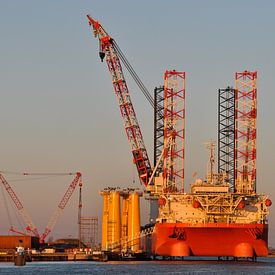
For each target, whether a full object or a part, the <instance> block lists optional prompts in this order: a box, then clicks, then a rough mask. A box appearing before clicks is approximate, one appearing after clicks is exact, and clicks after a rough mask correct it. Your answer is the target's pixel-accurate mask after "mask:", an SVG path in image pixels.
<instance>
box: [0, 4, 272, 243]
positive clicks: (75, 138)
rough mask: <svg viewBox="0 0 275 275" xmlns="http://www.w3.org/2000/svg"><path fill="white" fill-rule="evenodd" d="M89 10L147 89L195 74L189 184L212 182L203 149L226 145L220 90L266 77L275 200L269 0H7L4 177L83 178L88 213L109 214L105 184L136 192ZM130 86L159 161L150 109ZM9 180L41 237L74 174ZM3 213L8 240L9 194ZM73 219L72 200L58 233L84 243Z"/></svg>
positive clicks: (266, 186)
mask: <svg viewBox="0 0 275 275" xmlns="http://www.w3.org/2000/svg"><path fill="white" fill-rule="evenodd" d="M88 13H89V14H91V15H92V16H93V17H94V18H96V19H98V20H99V21H100V22H101V23H102V25H103V26H104V27H105V29H106V30H107V31H108V32H109V34H110V35H111V36H113V37H114V38H115V39H116V41H117V43H118V44H119V45H120V48H121V49H122V50H123V52H124V54H125V55H126V56H127V58H128V60H129V61H130V63H131V64H132V66H133V67H134V68H135V70H136V72H137V73H138V74H139V76H140V77H141V79H142V80H143V82H144V83H145V85H146V86H147V87H148V89H149V90H150V91H152V90H153V88H154V87H155V86H158V85H161V84H162V83H163V73H164V71H165V70H166V69H176V70H179V71H186V73H187V91H186V93H187V103H186V108H187V111H186V112H187V114H186V115H187V118H186V140H187V141H186V142H187V144H186V174H187V175H186V177H187V178H186V185H189V182H190V181H191V175H192V174H193V173H194V172H195V171H196V172H198V174H199V175H200V176H201V177H203V176H204V173H205V167H206V159H207V153H206V150H205V149H204V145H203V143H204V142H205V141H207V140H209V139H216V137H217V90H218V88H224V87H226V86H228V85H234V74H235V72H236V71H243V70H246V69H247V70H257V71H258V75H259V81H258V98H259V101H258V135H257V138H258V140H257V145H258V147H257V149H258V151H257V152H258V162H257V169H258V170H257V171H258V173H257V176H258V181H257V182H258V185H257V188H258V191H259V192H263V193H268V194H270V197H271V199H273V201H274V198H275V188H274V183H273V179H274V178H275V169H274V163H275V150H274V148H275V129H274V118H275V110H274V102H275V93H274V83H273V81H274V72H275V36H274V27H275V16H274V14H275V2H274V1H272V0H270V1H268V0H266V1H253V0H242V1H237V0H235V1H218V0H217V1H214V0H209V1H203V0H201V1H196V0H195V1H180V0H178V1H176V0H175V1H170V2H169V1H162V0H158V1H157V0H155V1H145V0H139V1H127V0H116V1H111V0H105V1H99V0H98V1H96V0H94V1H92V0H90V1H85V0H79V1H73V0H63V1H62V0H59V1H37V0H33V1H31V0H25V1H21V0H17V1H16V0H13V1H1V2H0V34H1V43H0V50H1V55H0V75H1V81H0V94H1V101H0V125H1V142H0V152H1V158H0V170H9V171H30V172H66V171H77V170H79V171H81V172H82V173H83V178H84V195H83V196H84V198H83V200H84V206H83V208H84V211H83V212H84V215H86V216H88V215H89V216H91V215H98V216H100V215H101V203H102V201H101V198H100V196H99V194H98V191H99V190H101V189H103V188H104V187H107V186H122V187H127V186H137V187H138V186H139V183H138V180H137V175H136V172H135V170H134V169H135V168H134V167H133V165H132V160H131V153H130V149H129V148H130V147H129V145H128V142H127V139H126V136H125V133H124V129H123V124H122V120H121V118H120V113H119V109H118V107H117V102H116V99H115V96H114V92H113V87H112V84H111V80H110V76H109V72H108V70H107V67H106V64H105V63H101V62H100V60H99V57H98V41H97V40H96V39H94V38H93V35H92V33H91V30H90V28H89V26H88V24H87V21H86V17H85V16H86V14H88ZM126 77H128V75H127V74H126ZM127 79H128V84H129V87H130V90H131V93H132V101H133V103H134V107H135V109H136V113H137V116H138V119H139V122H140V125H141V128H142V131H143V135H144V139H145V143H146V145H147V147H148V151H149V152H150V154H151V155H152V147H153V112H152V108H151V106H150V105H149V103H148V102H147V101H146V99H145V98H144V97H143V95H142V94H141V93H140V92H139V90H138V89H137V87H136V86H135V84H134V83H133V81H132V80H131V79H130V78H129V77H128V78H127ZM133 177H134V178H135V182H136V183H135V184H134V183H133ZM7 179H8V180H10V183H11V184H12V186H13V187H14V189H15V190H16V191H17V193H18V195H19V196H20V198H21V199H22V201H23V203H24V205H25V206H26V208H27V209H28V211H29V212H30V214H31V216H32V217H33V220H34V221H35V223H36V224H37V226H38V227H39V229H40V231H41V230H42V229H43V228H44V227H45V225H46V223H47V219H48V217H49V216H50V214H51V213H52V212H53V210H54V209H55V207H56V206H57V203H58V201H59V200H60V198H61V196H62V195H63V193H64V192H65V189H66V188H67V185H68V184H69V182H70V181H71V179H72V178H70V177H60V178H58V177H56V178H53V179H51V180H43V181H41V180H37V181H35V180H32V181H26V180H24V181H16V180H15V178H14V177H12V176H9V175H7ZM0 207H1V208H0V209H1V210H0V214H1V224H0V233H2V234H3V233H6V232H7V228H8V227H9V225H8V220H7V214H6V212H5V211H4V206H3V199H2V195H1V200H0ZM273 208H274V207H273ZM143 209H146V204H144V206H143ZM271 210H272V208H271ZM76 217H77V195H76V194H74V196H73V198H72V201H71V202H70V205H69V207H68V209H66V210H65V213H64V215H63V216H62V218H61V219H60V221H59V222H58V224H57V226H56V230H55V232H54V233H53V235H54V237H61V236H67V235H76V230H77V225H76ZM146 221H147V213H146V211H145V210H144V211H143V222H146ZM270 224H271V228H270V244H271V245H273V246H275V233H274V231H275V230H274V227H275V211H272V214H271V215H270Z"/></svg>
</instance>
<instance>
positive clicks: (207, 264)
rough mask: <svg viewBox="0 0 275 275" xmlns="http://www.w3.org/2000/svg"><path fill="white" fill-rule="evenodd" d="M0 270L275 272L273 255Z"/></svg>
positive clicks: (1, 267) (1, 269)
mask: <svg viewBox="0 0 275 275" xmlns="http://www.w3.org/2000/svg"><path fill="white" fill-rule="evenodd" d="M0 274H39V275H40V274H59V275H63V274H275V258H261V259H258V261H257V262H233V261H199V260H196V261H190V260H186V261H149V262H148V261H147V262H107V263H99V262H32V263H27V264H26V265H25V266H23V267H15V266H14V265H13V264H12V263H0Z"/></svg>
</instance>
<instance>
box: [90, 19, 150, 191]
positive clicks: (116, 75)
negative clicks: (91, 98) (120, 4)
mask: <svg viewBox="0 0 275 275" xmlns="http://www.w3.org/2000/svg"><path fill="white" fill-rule="evenodd" d="M87 17H88V20H89V24H90V26H92V27H93V32H94V35H95V37H98V39H99V47H100V52H99V56H100V58H101V61H103V59H104V58H105V57H106V63H107V66H108V69H109V71H110V74H111V77H112V83H113V86H114V89H115V94H116V96H117V100H118V104H119V108H120V112H121V115H122V118H123V121H124V128H125V131H126V135H127V138H128V140H129V142H130V146H131V150H132V154H133V161H134V163H135V165H136V167H137V170H138V175H139V179H140V181H141V183H142V184H144V185H145V186H147V184H148V182H149V178H150V175H151V171H152V169H151V165H150V161H149V157H148V154H147V150H146V148H145V144H144V141H143V137H142V133H141V130H140V127H139V124H138V120H137V117H136V114H135V110H134V108H133V104H132V102H131V98H130V94H129V89H128V87H127V84H126V81H125V78H124V74H123V71H122V67H121V64H120V60H119V49H118V48H117V45H116V43H115V41H114V40H113V39H112V38H111V37H110V36H109V34H108V33H107V32H106V31H105V30H104V29H103V27H102V26H101V24H100V23H99V22H98V21H96V20H94V19H93V18H92V17H91V16H89V15H87Z"/></svg>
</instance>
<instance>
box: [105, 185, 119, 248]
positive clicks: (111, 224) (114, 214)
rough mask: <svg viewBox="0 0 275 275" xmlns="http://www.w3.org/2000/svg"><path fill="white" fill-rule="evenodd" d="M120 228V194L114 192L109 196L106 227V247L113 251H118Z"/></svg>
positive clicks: (116, 191)
mask: <svg viewBox="0 0 275 275" xmlns="http://www.w3.org/2000/svg"><path fill="white" fill-rule="evenodd" d="M120 227H121V222H120V192H119V191H118V190H114V191H110V195H109V217H108V226H107V242H108V247H109V249H111V250H114V251H117V250H119V245H118V244H119V242H120ZM115 244H116V245H115Z"/></svg>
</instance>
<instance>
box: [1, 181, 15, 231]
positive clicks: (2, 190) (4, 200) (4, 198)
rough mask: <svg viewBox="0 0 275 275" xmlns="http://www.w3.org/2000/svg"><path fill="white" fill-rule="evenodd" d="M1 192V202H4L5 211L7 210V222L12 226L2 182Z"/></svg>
mask: <svg viewBox="0 0 275 275" xmlns="http://www.w3.org/2000/svg"><path fill="white" fill-rule="evenodd" d="M1 193H2V196H3V202H4V205H5V208H6V212H7V215H8V220H9V224H10V226H11V227H12V226H13V224H12V219H11V215H10V211H9V207H8V203H7V198H6V196H5V192H4V187H3V185H2V184H1Z"/></svg>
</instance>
